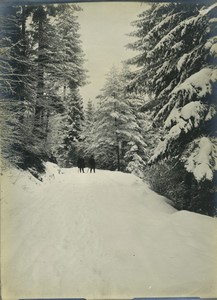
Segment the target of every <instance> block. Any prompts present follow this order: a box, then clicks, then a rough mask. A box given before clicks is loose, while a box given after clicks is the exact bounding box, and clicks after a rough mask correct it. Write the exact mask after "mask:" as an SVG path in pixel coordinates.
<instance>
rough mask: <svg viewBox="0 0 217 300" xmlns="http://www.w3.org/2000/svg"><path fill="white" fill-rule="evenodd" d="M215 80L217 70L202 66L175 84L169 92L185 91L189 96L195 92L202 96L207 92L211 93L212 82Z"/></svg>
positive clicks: (216, 79)
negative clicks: (181, 81)
mask: <svg viewBox="0 0 217 300" xmlns="http://www.w3.org/2000/svg"><path fill="white" fill-rule="evenodd" d="M215 81H217V70H215V69H211V68H203V69H201V70H200V71H199V72H197V73H195V74H193V75H191V76H190V77H189V78H187V79H186V80H185V81H184V82H183V83H181V84H180V85H178V86H176V87H175V88H174V89H173V90H172V92H171V94H177V93H178V92H182V93H183V91H187V92H188V94H189V95H190V96H192V95H194V94H197V95H198V97H200V98H202V97H204V96H206V95H207V94H211V91H212V86H211V84H212V83H213V82H215Z"/></svg>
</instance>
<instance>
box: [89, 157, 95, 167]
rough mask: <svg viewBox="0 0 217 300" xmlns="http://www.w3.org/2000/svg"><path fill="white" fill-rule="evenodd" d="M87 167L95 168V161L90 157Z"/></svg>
mask: <svg viewBox="0 0 217 300" xmlns="http://www.w3.org/2000/svg"><path fill="white" fill-rule="evenodd" d="M89 166H90V168H95V166H96V162H95V159H94V158H93V157H91V158H90V159H89Z"/></svg>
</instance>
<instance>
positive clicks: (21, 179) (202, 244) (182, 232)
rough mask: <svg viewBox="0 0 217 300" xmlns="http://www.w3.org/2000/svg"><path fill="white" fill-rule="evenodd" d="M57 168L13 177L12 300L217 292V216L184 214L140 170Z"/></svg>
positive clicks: (5, 204)
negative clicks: (37, 177)
mask: <svg viewBox="0 0 217 300" xmlns="http://www.w3.org/2000/svg"><path fill="white" fill-rule="evenodd" d="M50 169H51V170H50V173H51V172H55V176H54V177H47V178H46V179H45V182H43V183H40V184H37V185H36V183H35V181H34V180H33V179H31V180H30V179H29V178H28V177H27V176H26V175H25V174H24V173H21V174H20V175H19V176H18V179H17V180H16V183H15V184H12V183H10V182H8V183H7V184H5V186H6V185H7V192H4V193H3V200H2V232H3V234H2V245H3V247H2V248H3V250H2V284H3V300H5V299H16V298H18V297H19V298H27V297H29V298H30V297H32V298H33V297H34V298H39V297H49V298H51V297H62V298H63V297H86V298H88V299H91V298H98V299H102V298H122V299H123V298H133V297H136V296H140V297H141V296H143V297H144V296H146V297H147V296H200V297H214V296H216V295H217V288H216V287H217V280H216V279H217V278H216V275H217V272H216V270H217V269H216V250H217V248H216V233H217V232H216V220H214V219H212V218H209V217H206V216H201V215H197V214H193V213H189V212H185V211H183V212H176V211H175V210H174V209H173V208H172V207H170V206H169V205H168V204H166V203H165V201H164V199H163V197H161V196H159V195H157V194H155V193H154V192H152V191H150V190H149V188H148V187H147V186H146V185H145V184H144V183H142V181H140V179H138V178H136V177H135V176H133V175H130V174H123V173H120V172H109V171H97V173H96V174H89V173H86V174H78V173H77V169H63V171H62V174H58V173H57V172H56V170H55V168H53V169H52V166H50ZM13 180H14V179H13ZM9 191H10V192H9ZM7 193H8V194H7ZM9 199H10V201H9Z"/></svg>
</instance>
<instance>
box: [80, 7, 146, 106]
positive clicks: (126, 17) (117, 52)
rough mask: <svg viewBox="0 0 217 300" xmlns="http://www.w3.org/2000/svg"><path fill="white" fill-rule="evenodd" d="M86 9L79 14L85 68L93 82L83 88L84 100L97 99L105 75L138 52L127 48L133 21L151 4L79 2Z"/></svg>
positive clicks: (85, 101) (130, 39)
mask: <svg viewBox="0 0 217 300" xmlns="http://www.w3.org/2000/svg"><path fill="white" fill-rule="evenodd" d="M79 6H80V7H82V9H83V11H81V12H79V13H78V21H79V23H80V25H81V28H80V34H81V40H82V44H83V47H82V48H83V51H84V53H85V58H86V60H87V61H86V63H85V68H86V69H88V71H89V74H88V75H89V81H90V82H91V83H90V84H88V85H86V86H85V87H83V88H81V90H80V91H81V95H82V97H83V99H84V103H87V101H88V99H91V100H93V101H94V98H95V97H96V96H97V95H98V94H99V92H100V89H101V88H102V87H103V84H104V80H105V74H107V73H108V71H109V70H110V68H111V67H112V66H113V65H115V66H117V67H119V66H120V65H121V61H123V60H125V59H127V58H129V57H132V56H134V55H135V52H133V51H130V50H129V49H126V48H125V45H126V44H128V43H129V42H130V41H133V40H132V38H130V37H128V36H127V35H126V34H127V33H130V32H132V30H133V27H132V26H131V24H130V23H131V22H132V21H134V20H136V19H137V16H138V14H139V13H141V12H142V11H144V10H145V9H146V8H147V7H148V4H145V3H139V2H97V3H96V2H91V3H79Z"/></svg>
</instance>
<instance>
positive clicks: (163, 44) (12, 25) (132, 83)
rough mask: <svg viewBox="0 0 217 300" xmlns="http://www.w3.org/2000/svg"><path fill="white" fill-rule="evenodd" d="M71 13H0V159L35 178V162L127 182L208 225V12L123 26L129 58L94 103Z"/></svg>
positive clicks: (213, 49)
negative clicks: (85, 92) (135, 180)
mask: <svg viewBox="0 0 217 300" xmlns="http://www.w3.org/2000/svg"><path fill="white" fill-rule="evenodd" d="M79 10H80V8H79V6H77V5H75V4H73V5H67V4H66V5H49V6H45V5H40V6H17V7H4V9H2V10H1V15H0V28H1V36H0V68H1V74H0V84H1V99H0V105H1V124H0V125H1V142H2V145H1V152H2V158H3V163H2V165H3V167H5V166H7V165H8V164H12V165H15V166H17V167H19V168H22V169H25V170H26V169H28V170H29V171H30V172H32V173H33V174H34V175H35V176H38V174H40V172H43V171H44V165H43V162H44V161H48V160H50V161H52V162H56V163H57V164H58V165H59V166H60V167H73V166H76V161H77V157H78V156H79V155H83V156H84V157H85V158H88V157H89V156H90V155H92V154H94V156H95V159H96V162H97V168H102V169H109V170H120V171H123V172H131V173H134V174H136V175H137V176H139V177H141V178H143V179H144V180H145V181H147V182H149V184H150V186H151V188H152V189H153V190H155V191H156V192H158V193H160V194H161V195H164V196H166V197H168V198H169V199H170V200H171V201H172V203H173V205H174V206H175V207H176V208H177V209H186V210H190V211H194V212H198V213H203V214H209V215H214V214H216V210H215V203H214V201H215V193H216V185H215V181H216V174H215V170H216V164H215V163H216V159H217V140H216V126H215V124H216V121H217V120H216V118H217V117H216V109H217V108H216V100H215V99H216V96H217V95H216V94H217V89H216V81H217V70H216V59H217V32H216V29H217V23H216V21H217V19H216V18H215V16H216V12H217V6H216V5H211V6H202V5H197V4H177V3H170V4H152V5H150V8H149V9H148V10H145V11H144V12H142V13H141V14H140V15H139V16H138V19H137V20H135V21H133V22H132V32H131V33H129V35H130V36H132V37H133V41H134V42H132V43H131V44H129V45H127V47H128V48H130V49H133V50H135V56H134V57H133V58H132V59H130V60H128V61H126V62H125V63H124V64H123V68H122V69H121V70H118V69H117V68H115V67H112V68H111V70H110V72H109V74H107V77H106V83H105V85H104V87H102V90H101V91H99V96H98V97H97V103H96V102H95V101H91V100H90V101H89V102H88V104H87V106H86V107H84V106H83V100H82V98H81V96H80V93H79V89H80V88H81V87H82V86H83V85H85V84H86V81H87V71H86V70H85V69H84V66H83V63H84V59H85V53H83V51H82V43H81V40H82V37H80V35H79V23H78V20H77V17H76V15H77V14H78V13H79Z"/></svg>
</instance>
